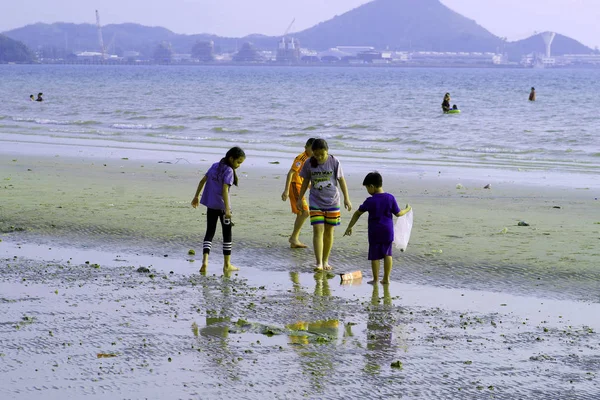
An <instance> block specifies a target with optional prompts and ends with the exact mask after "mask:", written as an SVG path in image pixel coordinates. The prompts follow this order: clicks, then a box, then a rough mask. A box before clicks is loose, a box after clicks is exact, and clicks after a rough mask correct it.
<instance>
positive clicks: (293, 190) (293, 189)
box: [288, 183, 308, 214]
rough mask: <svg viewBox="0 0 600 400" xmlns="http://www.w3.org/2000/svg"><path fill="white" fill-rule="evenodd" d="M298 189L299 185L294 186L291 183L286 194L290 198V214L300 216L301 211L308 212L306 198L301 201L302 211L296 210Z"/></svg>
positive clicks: (298, 195)
mask: <svg viewBox="0 0 600 400" xmlns="http://www.w3.org/2000/svg"><path fill="white" fill-rule="evenodd" d="M300 188H301V186H299V185H294V184H293V183H292V184H291V185H290V190H289V192H288V197H289V198H290V204H291V206H292V212H293V213H294V214H300V213H301V211H308V203H307V202H306V198H303V199H302V210H298V206H296V204H297V203H298V197H300Z"/></svg>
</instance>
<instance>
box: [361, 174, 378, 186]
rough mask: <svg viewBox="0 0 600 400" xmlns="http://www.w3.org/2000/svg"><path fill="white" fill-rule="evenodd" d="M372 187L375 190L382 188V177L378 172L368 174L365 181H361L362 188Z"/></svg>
mask: <svg viewBox="0 0 600 400" xmlns="http://www.w3.org/2000/svg"><path fill="white" fill-rule="evenodd" d="M368 185H373V186H375V187H376V188H380V187H382V186H383V177H382V176H381V174H380V173H379V172H369V173H368V174H367V176H365V180H364V181H363V186H368Z"/></svg>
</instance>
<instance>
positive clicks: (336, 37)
mask: <svg viewBox="0 0 600 400" xmlns="http://www.w3.org/2000/svg"><path fill="white" fill-rule="evenodd" d="M294 36H295V37H297V38H298V39H300V44H301V45H302V46H306V47H309V48H315V49H320V50H324V49H328V48H331V47H335V46H339V45H346V46H348V45H359V46H374V47H376V48H380V49H386V48H389V49H390V50H422V51H468V52H471V51H480V52H485V51H492V52H493V51H496V49H497V47H498V46H500V45H501V43H502V41H501V40H500V38H498V37H497V36H495V35H493V34H492V33H490V32H489V31H487V30H486V29H484V28H482V27H481V26H479V25H477V23H476V22H475V21H473V20H470V19H468V18H465V17H463V16H462V15H460V14H458V13H456V12H454V11H452V10H451V9H449V8H448V7H446V6H445V5H443V4H442V3H440V1H439V0H375V1H372V2H371V3H367V4H364V5H362V6H360V7H358V8H355V9H354V10H351V11H349V12H347V13H345V14H343V15H341V16H336V17H335V18H333V19H331V20H329V21H325V22H322V23H320V24H318V25H316V26H314V27H312V28H310V29H307V30H305V31H302V32H299V33H297V34H295V35H294Z"/></svg>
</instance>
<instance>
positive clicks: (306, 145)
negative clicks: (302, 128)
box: [304, 137, 316, 149]
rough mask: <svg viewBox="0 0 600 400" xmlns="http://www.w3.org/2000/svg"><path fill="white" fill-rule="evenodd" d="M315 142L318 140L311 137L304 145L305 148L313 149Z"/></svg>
mask: <svg viewBox="0 0 600 400" xmlns="http://www.w3.org/2000/svg"><path fill="white" fill-rule="evenodd" d="M315 140H316V139H315V138H312V137H311V138H310V139H308V140H307V141H306V144H305V145H304V147H310V148H311V149H312V144H313V142H314V141H315Z"/></svg>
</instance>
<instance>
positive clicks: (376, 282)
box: [367, 279, 383, 285]
mask: <svg viewBox="0 0 600 400" xmlns="http://www.w3.org/2000/svg"><path fill="white" fill-rule="evenodd" d="M367 283H368V284H369V285H377V284H378V283H379V281H376V280H375V279H373V280H372V281H369V282H367ZM382 283H383V282H382Z"/></svg>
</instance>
